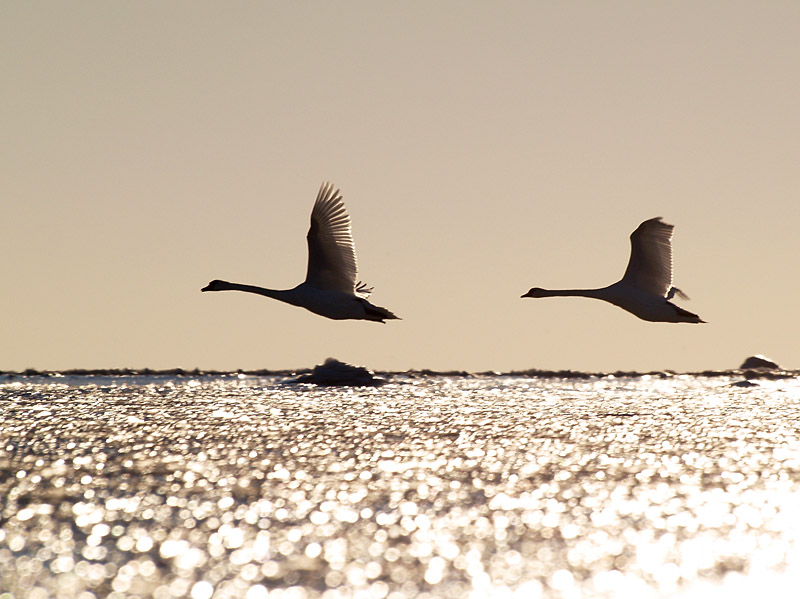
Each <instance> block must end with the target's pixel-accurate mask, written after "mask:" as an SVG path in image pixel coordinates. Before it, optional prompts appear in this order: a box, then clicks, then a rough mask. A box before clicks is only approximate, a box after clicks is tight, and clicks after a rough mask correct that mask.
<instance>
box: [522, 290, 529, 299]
mask: <svg viewBox="0 0 800 599" xmlns="http://www.w3.org/2000/svg"><path fill="white" fill-rule="evenodd" d="M530 294H531V292H530V291H529V292H528V293H523V294H522V295H520V298H523V297H530V296H531V295H530Z"/></svg>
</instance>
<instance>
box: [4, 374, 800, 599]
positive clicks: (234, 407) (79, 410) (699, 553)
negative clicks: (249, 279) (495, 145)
mask: <svg viewBox="0 0 800 599" xmlns="http://www.w3.org/2000/svg"><path fill="white" fill-rule="evenodd" d="M79 382H80V381H79ZM80 383H81V384H74V381H73V384H64V383H63V382H59V384H55V385H53V384H50V383H46V382H30V381H26V382H19V381H17V382H14V383H12V384H6V385H2V386H0V398H2V402H3V403H2V405H3V406H4V418H3V420H2V422H1V423H0V433H1V436H0V439H2V445H0V474H2V476H0V494H1V495H2V497H3V499H2V500H0V501H2V504H0V505H1V506H2V512H0V515H1V516H2V526H0V598H2V599H11V598H12V597H13V598H15V599H16V598H22V597H28V598H33V599H37V598H44V597H64V598H67V597H69V598H73V597H76V598H80V599H91V598H95V597H98V598H99V597H110V598H112V599H122V598H128V597H153V598H155V599H170V598H173V597H190V598H192V599H203V598H205V599H211V598H212V597H213V598H218V597H237V598H240V597H246V598H248V599H260V598H269V599H275V598H287V597H297V598H314V597H325V598H331V597H364V598H378V599H382V598H384V597H385V598H390V599H402V598H406V597H408V598H411V597H421V598H424V597H428V598H432V597H437V598H438V597H442V598H448V597H453V598H456V597H459V598H460V597H469V596H471V597H476V598H477V597H525V598H531V597H584V596H592V597H614V598H616V597H637V598H640V597H665V596H673V595H680V596H693V595H695V594H697V595H698V596H699V594H700V593H702V594H703V597H704V598H705V597H708V596H709V595H710V596H714V594H715V593H718V594H719V596H722V593H725V596H726V598H727V597H730V596H732V595H733V596H741V595H738V594H739V593H741V592H743V591H744V590H745V589H748V590H749V592H755V591H757V590H758V591H759V592H764V590H765V589H770V588H772V589H773V590H777V589H778V588H779V587H778V585H779V584H780V585H781V587H783V585H785V584H787V583H788V582H791V581H795V582H797V578H798V573H799V572H800V567H799V566H800V550H799V548H800V544H798V537H799V536H800V503H798V502H797V500H796V497H797V493H798V491H800V443H798V441H800V438H798V437H800V430H799V427H798V425H797V423H798V422H800V419H798V416H799V415H800V414H798V411H800V410H799V409H798V404H797V398H798V397H800V394H798V386H797V385H796V383H795V382H794V381H791V380H789V381H770V384H769V385H763V386H760V387H751V388H738V387H731V386H729V385H728V384H727V382H726V381H722V382H721V381H720V380H719V379H701V378H700V379H698V378H692V377H672V378H667V379H661V378H655V377H653V378H646V377H640V378H621V379H613V378H604V379H596V380H564V381H554V380H537V379H524V378H511V377H486V378H452V379H451V378H446V377H427V378H416V379H407V380H395V382H393V383H392V384H389V385H386V386H384V387H381V388H379V389H376V388H367V389H357V390H356V389H316V388H312V387H304V386H286V385H282V384H280V382H279V381H277V380H272V379H263V378H262V379H253V378H235V379H230V378H199V379H195V380H183V379H178V378H176V379H175V380H168V381H165V380H144V381H141V380H139V381H136V382H135V384H134V383H132V382H131V381H130V380H126V379H125V377H120V378H119V379H118V380H109V381H101V382H100V383H99V384H98V383H97V382H95V383H91V384H90V383H89V382H88V381H83V382H80ZM754 581H758V587H754V586H752V585H753V584H754ZM776 596H780V595H779V594H778V595H776Z"/></svg>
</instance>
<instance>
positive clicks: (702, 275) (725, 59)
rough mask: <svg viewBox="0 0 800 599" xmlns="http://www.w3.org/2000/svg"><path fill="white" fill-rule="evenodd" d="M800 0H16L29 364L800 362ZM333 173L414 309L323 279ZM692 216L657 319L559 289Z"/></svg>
mask: <svg viewBox="0 0 800 599" xmlns="http://www.w3.org/2000/svg"><path fill="white" fill-rule="evenodd" d="M798 40H800V3H798V2H795V1H794V0H791V1H790V0H787V1H784V2H781V1H772V2H728V1H719V2H711V1H709V2H688V1H687V2H670V3H642V2H624V1H621V2H589V1H585V2H570V3H560V2H483V1H480V2H477V1H476V2H463V1H453V2H403V3H388V2H366V1H365V2H327V3H316V2H237V3H229V2H202V1H200V2H198V1H185V2H168V3H165V2H135V3H105V2H82V3H51V2H22V1H19V2H16V1H14V2H4V3H2V4H0V80H2V81H3V92H2V94H0V119H1V121H0V124H2V127H1V128H0V130H2V134H3V143H2V147H1V148H0V152H1V153H2V159H1V164H2V176H0V199H1V201H2V235H0V252H2V257H3V259H2V263H1V264H2V266H0V269H1V270H0V280H2V282H3V290H2V294H0V310H2V314H3V318H2V319H1V320H0V323H1V324H0V334H1V335H2V339H3V342H2V344H0V370H15V369H17V370H18V369H24V368H28V367H32V368H40V369H64V368H104V367H109V368H111V367H132V368H142V367H150V368H171V367H183V368H195V367H199V368H209V369H235V368H245V369H249V368H302V367H309V366H313V365H314V364H317V363H320V362H322V361H323V360H324V359H325V358H326V357H328V356H333V357H337V358H339V359H341V360H344V361H348V362H353V363H358V364H364V365H366V366H369V367H371V368H373V369H392V370H403V369H407V368H432V369H439V370H442V369H463V370H490V369H494V370H511V369H523V368H544V369H575V370H594V371H597V370H618V369H620V370H653V369H674V370H703V369H718V368H730V367H736V366H738V365H739V364H740V363H741V361H742V360H743V359H744V358H745V357H746V356H748V355H752V354H755V353H763V354H765V355H767V356H769V357H771V358H773V359H774V360H776V361H778V362H779V363H780V364H782V365H783V366H785V367H787V368H798V367H800V344H798V341H797V340H798V331H799V330H800V327H799V326H798V321H799V320H800V317H799V316H798V313H799V311H798V307H797V306H798V296H800V283H798V278H797V276H798V273H799V272H800V264H799V263H800V235H799V234H798V224H800V197H799V196H800V194H799V193H798V192H800V166H799V165H800V110H798V107H799V106H800V43H798ZM324 180H330V181H332V182H333V183H334V184H335V185H336V186H337V187H339V188H340V189H341V191H342V193H343V195H344V200H345V203H346V205H347V208H348V210H349V213H350V216H351V219H352V224H353V235H354V239H355V243H356V250H357V254H358V260H359V278H360V279H362V280H363V281H365V282H366V283H368V284H369V285H372V286H374V287H375V291H374V293H373V295H372V297H371V300H372V301H373V302H374V303H375V304H377V305H379V306H385V307H387V308H389V309H390V310H392V311H393V312H395V313H396V314H398V315H399V316H401V317H402V318H403V320H402V321H392V322H388V323H387V324H385V325H380V324H376V323H372V322H359V321H330V320H326V319H324V318H321V317H319V316H317V315H314V314H311V313H310V312H307V311H305V310H302V309H299V308H296V307H292V306H288V305H285V304H282V303H279V302H276V301H274V300H269V299H266V298H263V297H258V296H252V295H247V294H237V293H216V294H209V293H203V294H201V293H200V288H201V287H203V286H204V285H205V284H207V283H208V281H210V280H211V279H215V278H220V279H227V280H230V281H236V282H240V283H251V284H255V285H261V286H264V287H272V288H289V287H293V286H294V285H296V284H297V283H299V282H301V281H302V279H303V278H304V276H305V268H306V241H305V234H306V231H307V229H308V217H309V214H310V212H311V207H312V205H313V202H314V198H315V197H316V192H317V189H318V188H319V185H320V183H321V182H322V181H324ZM654 216H662V217H664V219H665V220H666V221H667V222H669V223H672V224H674V225H675V235H674V239H673V248H674V266H675V284H676V285H677V286H679V287H680V288H682V289H683V290H684V291H685V292H686V293H688V294H689V295H690V296H691V298H692V301H688V302H684V301H678V302H677V303H679V304H680V305H682V306H683V307H685V308H687V309H688V310H690V311H692V312H696V313H698V314H700V316H701V317H703V318H704V319H705V320H707V321H708V324H705V325H686V324H681V325H676V324H660V323H659V324H654V323H648V322H644V321H641V320H638V319H637V318H635V317H634V316H632V315H630V314H628V313H626V312H623V311H622V310H620V309H619V308H616V307H614V306H611V305H609V304H605V303H602V302H597V301H593V300H587V299H582V298H555V299H538V300H534V299H520V295H521V294H522V293H524V292H525V291H527V290H528V289H529V288H530V287H533V286H541V287H553V288H558V287H600V286H604V285H607V284H610V283H612V282H614V281H616V280H618V279H619V278H620V276H621V275H622V273H623V271H624V269H625V266H626V264H627V260H628V252H629V241H628V235H629V234H630V233H631V232H632V231H633V230H634V229H635V228H636V226H637V225H638V224H639V223H640V222H641V221H643V220H645V219H647V218H651V217H654Z"/></svg>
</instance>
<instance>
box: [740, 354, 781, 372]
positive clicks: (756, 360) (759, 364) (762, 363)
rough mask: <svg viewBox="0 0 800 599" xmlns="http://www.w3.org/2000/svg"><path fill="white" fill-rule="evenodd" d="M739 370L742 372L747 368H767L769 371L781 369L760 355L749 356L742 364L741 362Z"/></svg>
mask: <svg viewBox="0 0 800 599" xmlns="http://www.w3.org/2000/svg"><path fill="white" fill-rule="evenodd" d="M739 368H741V369H742V370H745V369H748V368H769V369H771V370H780V369H781V367H780V366H778V365H777V364H776V363H775V362H773V361H772V360H770V359H769V358H765V357H764V356H762V355H760V354H759V355H756V356H750V357H749V358H747V359H746V360H745V361H744V362H742V365H741V366H739Z"/></svg>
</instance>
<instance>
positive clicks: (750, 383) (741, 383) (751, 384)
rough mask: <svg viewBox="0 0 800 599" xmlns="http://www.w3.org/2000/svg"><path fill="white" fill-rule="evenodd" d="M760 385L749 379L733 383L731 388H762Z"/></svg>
mask: <svg viewBox="0 0 800 599" xmlns="http://www.w3.org/2000/svg"><path fill="white" fill-rule="evenodd" d="M760 386H761V385H759V384H758V383H754V382H753V381H749V380H747V379H745V380H743V381H736V382H735V383H731V387H760Z"/></svg>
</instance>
